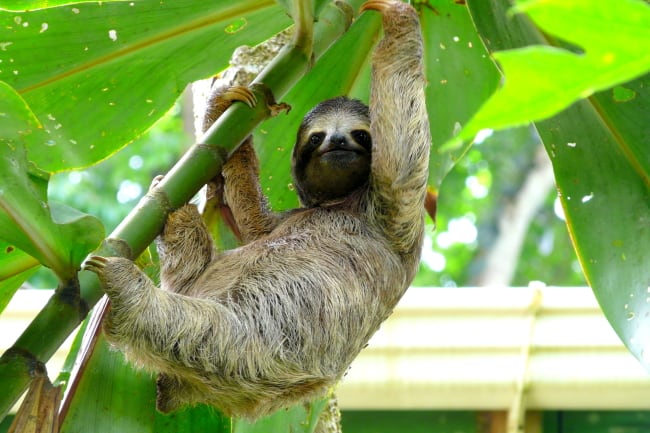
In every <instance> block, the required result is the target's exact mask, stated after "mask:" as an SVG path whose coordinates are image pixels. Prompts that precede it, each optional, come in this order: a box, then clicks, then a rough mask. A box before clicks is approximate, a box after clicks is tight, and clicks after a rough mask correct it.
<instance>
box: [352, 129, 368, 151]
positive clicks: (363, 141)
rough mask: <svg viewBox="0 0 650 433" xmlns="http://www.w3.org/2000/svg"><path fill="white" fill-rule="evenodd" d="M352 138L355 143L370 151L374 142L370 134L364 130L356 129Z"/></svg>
mask: <svg viewBox="0 0 650 433" xmlns="http://www.w3.org/2000/svg"><path fill="white" fill-rule="evenodd" d="M351 135H352V138H354V141H356V142H357V143H359V144H360V145H362V146H363V147H364V148H366V149H368V150H370V146H371V144H372V140H371V139H370V134H369V133H368V131H366V130H364V129H356V130H354V131H352V132H351Z"/></svg>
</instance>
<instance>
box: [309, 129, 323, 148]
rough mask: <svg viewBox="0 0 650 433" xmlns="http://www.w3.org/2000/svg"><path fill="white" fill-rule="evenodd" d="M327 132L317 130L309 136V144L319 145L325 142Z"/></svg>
mask: <svg viewBox="0 0 650 433" xmlns="http://www.w3.org/2000/svg"><path fill="white" fill-rule="evenodd" d="M324 138H325V134H324V133H323V132H316V133H314V134H312V135H311V136H310V137H309V144H311V145H312V146H318V145H320V144H321V143H322V142H323V139H324Z"/></svg>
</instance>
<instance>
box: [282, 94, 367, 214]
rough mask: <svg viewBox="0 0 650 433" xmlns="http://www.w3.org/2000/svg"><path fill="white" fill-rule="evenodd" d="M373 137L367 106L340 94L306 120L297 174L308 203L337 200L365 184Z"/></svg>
mask: <svg viewBox="0 0 650 433" xmlns="http://www.w3.org/2000/svg"><path fill="white" fill-rule="evenodd" d="M371 151H372V140H371V138H370V124H369V120H368V115H367V107H365V105H363V104H361V103H360V102H359V101H352V100H348V99H343V98H336V99H333V100H328V101H325V102H323V103H321V104H319V105H318V106H316V108H314V109H313V110H312V111H311V112H310V113H309V114H307V116H306V117H305V120H304V121H303V123H302V125H301V127H300V130H299V131H298V139H297V142H296V146H295V148H294V153H293V174H294V180H295V183H296V188H297V190H298V193H299V195H300V198H301V200H302V202H303V204H305V205H306V206H315V205H318V204H322V203H325V202H330V201H336V200H338V199H341V198H344V197H346V196H348V195H349V194H350V193H352V192H353V191H355V190H357V189H359V188H360V187H362V186H363V185H365V184H366V183H367V181H368V176H369V175H370V162H371Z"/></svg>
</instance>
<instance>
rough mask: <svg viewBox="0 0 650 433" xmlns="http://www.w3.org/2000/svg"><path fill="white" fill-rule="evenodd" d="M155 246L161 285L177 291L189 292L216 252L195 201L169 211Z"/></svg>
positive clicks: (166, 288)
mask: <svg viewBox="0 0 650 433" xmlns="http://www.w3.org/2000/svg"><path fill="white" fill-rule="evenodd" d="M156 246H157V247H158V255H159V256H160V283H161V287H162V288H163V289H165V290H169V291H171V292H176V293H184V294H189V293H188V292H189V291H190V290H191V288H192V285H193V284H194V282H195V281H196V280H197V279H198V278H199V277H200V276H201V274H202V273H203V272H204V271H205V269H206V268H207V267H208V265H209V264H210V263H211V262H212V261H213V260H214V258H215V255H216V251H215V249H214V245H213V243H212V237H210V233H208V230H207V228H206V227H205V223H204V222H203V219H202V218H201V214H199V211H198V209H197V208H196V206H194V205H192V204H186V205H185V206H183V207H181V208H180V209H177V210H175V211H174V212H172V213H171V214H169V216H168V217H167V223H166V224H165V228H164V229H163V232H162V233H161V235H160V236H158V238H157V239H156Z"/></svg>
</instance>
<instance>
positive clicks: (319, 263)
mask: <svg viewBox="0 0 650 433" xmlns="http://www.w3.org/2000/svg"><path fill="white" fill-rule="evenodd" d="M361 10H362V11H364V10H376V11H379V12H381V13H382V15H383V26H384V38H383V39H382V40H381V41H380V43H379V44H378V46H377V47H376V49H375V51H374V55H373V60H372V67H373V72H372V84H371V96H370V106H369V107H367V106H365V105H364V104H363V103H361V102H359V101H357V100H352V99H348V98H346V97H338V98H334V99H331V100H327V101H325V102H322V103H321V104H319V105H317V106H316V107H315V108H314V109H312V110H311V111H310V112H309V113H308V114H307V115H306V116H305V118H304V120H303V122H302V124H301V126H300V128H299V131H298V134H297V141H296V145H295V148H294V151H293V155H292V174H293V178H294V183H295V186H296V190H297V192H298V195H299V198H300V202H301V207H299V208H298V209H294V210H291V211H287V212H284V213H274V212H272V211H271V210H270V208H269V205H268V202H267V200H266V198H265V197H264V196H263V194H262V192H261V188H260V185H259V179H258V178H259V167H258V162H257V159H256V156H255V153H254V151H253V147H252V143H251V138H250V137H249V138H248V139H247V140H246V141H245V142H244V143H243V144H242V145H241V146H240V147H239V148H238V150H236V151H235V152H233V154H232V155H231V156H230V158H229V159H228V161H226V163H225V164H224V167H223V170H222V176H223V181H224V192H223V194H224V199H225V202H226V203H227V205H228V206H229V207H230V209H231V211H232V214H233V216H234V219H235V222H236V224H237V226H238V228H239V230H240V232H241V236H242V240H243V242H244V244H243V245H242V246H241V247H239V248H236V249H233V250H228V251H216V249H215V248H214V246H213V244H212V239H211V237H210V235H209V234H208V231H207V229H206V227H205V225H204V223H203V221H202V219H201V215H200V214H199V212H198V210H197V208H196V207H195V206H194V205H189V204H188V205H184V206H183V207H181V208H179V209H177V210H175V211H174V212H172V213H171V214H170V215H169V216H168V219H167V221H166V224H165V227H164V229H163V231H162V233H161V235H160V236H159V237H158V239H157V248H158V252H159V256H160V264H161V271H160V272H161V276H160V278H161V287H160V288H157V287H156V286H155V285H154V284H153V282H152V281H151V280H150V279H149V278H148V277H147V276H146V275H145V274H144V273H143V272H142V271H140V270H139V269H138V268H137V267H136V266H135V264H134V263H133V262H132V261H130V260H128V259H125V258H119V257H100V256H91V257H90V258H89V259H88V261H87V262H86V269H88V270H90V271H92V272H95V273H96V274H97V275H98V277H99V279H100V282H101V284H102V287H103V289H104V291H105V292H106V294H107V295H108V297H109V298H110V301H111V309H110V312H109V313H108V315H107V317H106V319H105V322H104V330H105V333H106V335H107V338H108V339H109V341H111V342H112V343H113V344H114V345H116V346H117V347H119V348H120V349H121V350H122V351H123V352H124V353H125V354H126V355H127V358H128V359H130V360H131V361H132V362H134V363H136V364H137V365H140V366H142V367H144V368H146V369H148V370H150V371H154V372H157V373H159V375H158V382H157V385H158V400H157V407H158V409H159V410H160V411H162V412H170V411H173V410H176V409H178V408H180V407H182V406H185V405H194V404H198V403H205V404H209V405H212V406H214V407H216V408H218V409H220V410H221V411H222V412H223V413H224V414H226V415H229V416H238V417H245V418H248V419H256V418H258V417H260V416H263V415H266V414H269V413H271V412H273V411H275V410H278V409H281V408H284V407H288V406H290V405H293V404H297V403H300V402H304V401H308V400H311V399H313V398H316V397H319V396H321V395H323V394H324V393H325V392H326V391H327V390H328V389H329V388H330V387H332V386H333V385H335V384H336V383H337V382H338V381H339V380H340V379H341V378H342V377H343V375H344V374H345V373H346V371H347V369H348V367H349V365H350V364H351V362H352V361H353V359H354V358H355V357H356V356H357V354H358V353H359V352H360V351H361V349H362V348H364V347H365V346H366V344H367V342H368V340H369V339H370V337H371V336H372V335H373V334H374V333H375V331H376V330H377V329H378V328H379V326H380V324H381V323H382V321H384V320H385V319H386V318H387V317H388V316H389V315H390V314H391V312H392V310H393V308H394V307H395V304H396V303H397V301H398V300H399V299H400V297H401V296H402V295H403V293H404V292H405V290H406V289H407V288H408V286H409V284H410V283H411V281H412V279H413V277H414V275H415V273H416V271H417V268H418V264H419V256H420V249H421V244H422V237H423V231H424V207H423V203H424V199H425V194H426V185H427V177H428V161H429V148H430V142H431V138H430V133H429V123H428V117H427V111H426V107H425V96H424V84H425V82H424V75H423V66H422V40H421V35H420V28H419V22H418V16H417V13H416V11H415V10H414V9H413V8H412V7H411V6H409V5H407V4H404V3H401V2H399V1H391V0H370V1H368V2H366V3H365V4H364V5H363V6H362V8H361ZM251 97H252V94H251V93H250V92H249V91H248V90H247V89H246V88H231V89H228V90H226V91H225V92H223V93H222V94H220V95H219V96H218V98H217V101H216V102H215V103H214V104H213V105H214V106H215V107H218V108H217V109H216V111H215V112H214V113H213V117H214V116H218V115H219V114H220V113H221V112H222V111H223V110H224V109H225V108H226V107H227V106H228V105H229V104H232V103H233V102H235V101H244V102H246V103H249V104H250V103H254V101H252V100H251ZM153 188H154V190H155V185H154V187H153Z"/></svg>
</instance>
